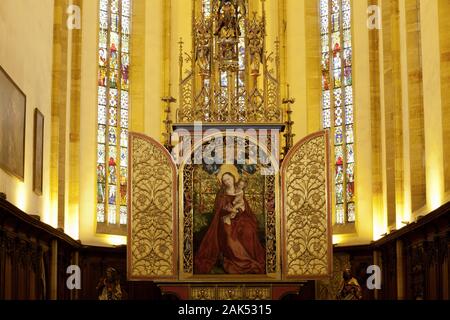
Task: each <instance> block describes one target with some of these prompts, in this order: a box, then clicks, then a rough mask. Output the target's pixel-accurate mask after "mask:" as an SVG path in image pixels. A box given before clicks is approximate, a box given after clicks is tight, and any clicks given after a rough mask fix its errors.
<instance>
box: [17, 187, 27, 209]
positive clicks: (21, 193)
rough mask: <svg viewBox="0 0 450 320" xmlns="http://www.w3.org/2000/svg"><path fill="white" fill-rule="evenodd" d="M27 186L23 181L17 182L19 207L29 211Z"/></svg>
mask: <svg viewBox="0 0 450 320" xmlns="http://www.w3.org/2000/svg"><path fill="white" fill-rule="evenodd" d="M27 200H28V199H27V188H26V185H25V183H23V182H19V183H17V184H16V201H15V203H16V205H17V207H18V208H19V209H20V210H22V211H24V212H27V205H28V202H27Z"/></svg>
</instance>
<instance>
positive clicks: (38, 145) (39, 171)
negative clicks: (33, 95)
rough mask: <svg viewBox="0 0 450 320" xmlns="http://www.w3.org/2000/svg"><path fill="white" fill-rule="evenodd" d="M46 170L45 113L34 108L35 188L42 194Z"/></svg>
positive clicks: (36, 191)
mask: <svg viewBox="0 0 450 320" xmlns="http://www.w3.org/2000/svg"><path fill="white" fill-rule="evenodd" d="M43 171H44V115H43V114H42V113H41V112H40V111H39V110H38V109H37V108H36V109H35V110H34V155H33V190H34V192H35V193H36V194H38V195H42V190H43V178H42V175H43Z"/></svg>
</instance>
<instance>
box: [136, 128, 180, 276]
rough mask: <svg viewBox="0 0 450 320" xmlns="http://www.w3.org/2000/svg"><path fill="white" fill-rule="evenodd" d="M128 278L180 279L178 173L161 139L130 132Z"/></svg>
mask: <svg viewBox="0 0 450 320" xmlns="http://www.w3.org/2000/svg"><path fill="white" fill-rule="evenodd" d="M129 163H130V172H129V175H130V179H129V186H128V190H129V191H128V192H129V195H128V199H129V200H128V201H129V204H128V208H129V209H128V210H129V217H130V222H129V226H128V228H129V230H128V278H129V279H131V280H157V279H177V277H178V270H177V258H176V256H177V252H178V250H177V239H176V234H177V232H176V230H177V211H176V205H177V204H176V199H177V197H176V186H177V182H176V181H177V179H176V177H177V172H176V166H175V164H174V163H173V160H172V157H171V155H170V154H169V153H168V152H167V150H166V149H165V148H164V147H163V146H162V145H161V144H160V143H158V142H157V141H155V140H153V139H151V138H149V137H146V136H143V135H140V134H135V133H131V134H130V154H129Z"/></svg>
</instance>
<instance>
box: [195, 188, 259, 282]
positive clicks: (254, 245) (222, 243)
mask: <svg viewBox="0 0 450 320" xmlns="http://www.w3.org/2000/svg"><path fill="white" fill-rule="evenodd" d="M234 198H235V197H234V196H230V195H226V194H225V193H224V192H223V191H220V192H219V193H218V194H217V197H216V201H215V205H214V218H213V220H212V222H211V225H210V226H209V229H208V231H207V233H206V235H205V236H204V237H203V239H202V241H201V244H200V247H199V249H198V251H197V254H196V255H195V259H194V272H195V274H209V273H211V271H212V269H213V267H214V265H215V264H216V262H217V260H218V259H219V256H220V254H221V253H222V255H223V268H224V270H225V272H226V273H228V274H265V270H266V268H265V265H266V263H265V260H266V259H265V256H266V251H265V249H264V247H263V246H262V245H261V243H260V241H259V239H258V232H257V231H258V222H257V220H256V216H255V215H254V214H253V212H252V210H251V208H250V206H249V205H248V202H247V200H246V199H244V201H245V211H244V212H242V211H241V212H239V213H238V214H237V216H236V217H235V218H234V219H232V220H231V225H228V224H226V223H224V221H223V217H224V216H226V215H228V214H229V212H228V211H226V210H225V208H226V207H227V206H228V205H230V204H231V205H232V202H233V200H234Z"/></svg>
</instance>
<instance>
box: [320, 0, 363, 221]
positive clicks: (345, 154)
mask: <svg viewBox="0 0 450 320" xmlns="http://www.w3.org/2000/svg"><path fill="white" fill-rule="evenodd" d="M319 6H320V8H319V10H320V31H321V47H322V48H321V52H322V61H321V64H322V125H323V127H324V129H329V130H330V132H331V134H332V137H333V138H332V141H333V143H334V148H333V150H334V173H335V174H334V184H335V189H334V190H335V199H334V203H335V214H336V223H337V224H345V223H349V222H350V223H351V222H355V198H354V193H355V181H354V171H355V155H354V149H353V145H354V126H353V125H354V115H353V112H354V105H353V87H352V85H353V82H352V79H353V78H352V38H351V37H352V33H351V17H352V15H351V5H350V0H319Z"/></svg>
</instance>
